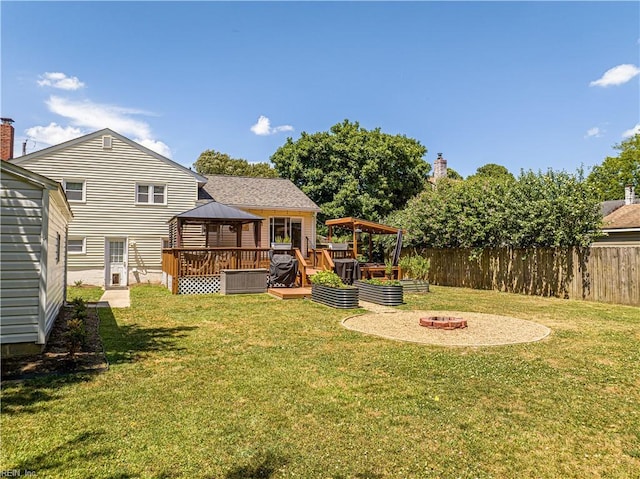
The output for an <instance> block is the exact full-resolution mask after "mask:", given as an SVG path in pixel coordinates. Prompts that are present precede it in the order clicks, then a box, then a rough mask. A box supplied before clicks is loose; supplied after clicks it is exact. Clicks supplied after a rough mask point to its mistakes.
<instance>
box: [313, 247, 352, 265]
mask: <svg viewBox="0 0 640 479" xmlns="http://www.w3.org/2000/svg"><path fill="white" fill-rule="evenodd" d="M309 254H310V257H311V259H312V266H313V267H314V268H318V269H322V265H323V261H324V260H323V255H325V254H326V255H328V256H329V258H331V259H332V260H334V259H344V258H353V257H354V256H353V249H352V248H349V249H346V250H338V249H329V248H319V249H314V250H310V252H309Z"/></svg>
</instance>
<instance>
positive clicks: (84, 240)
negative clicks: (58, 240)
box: [67, 236, 87, 256]
mask: <svg viewBox="0 0 640 479" xmlns="http://www.w3.org/2000/svg"><path fill="white" fill-rule="evenodd" d="M78 240H79V241H82V251H71V250H70V249H69V242H70V241H78ZM67 254H69V255H73V256H75V255H81V254H87V237H86V236H69V237H68V238H67Z"/></svg>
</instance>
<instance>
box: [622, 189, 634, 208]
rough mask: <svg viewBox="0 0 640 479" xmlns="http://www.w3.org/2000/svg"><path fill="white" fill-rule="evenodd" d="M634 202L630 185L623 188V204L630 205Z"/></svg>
mask: <svg viewBox="0 0 640 479" xmlns="http://www.w3.org/2000/svg"><path fill="white" fill-rule="evenodd" d="M635 202H636V192H635V190H634V189H633V186H632V185H627V186H625V187H624V204H625V205H632V204H634V203H635Z"/></svg>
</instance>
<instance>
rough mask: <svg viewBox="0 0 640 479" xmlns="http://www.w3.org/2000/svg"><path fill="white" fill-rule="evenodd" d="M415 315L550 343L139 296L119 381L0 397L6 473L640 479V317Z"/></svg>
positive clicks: (108, 376)
mask: <svg viewBox="0 0 640 479" xmlns="http://www.w3.org/2000/svg"><path fill="white" fill-rule="evenodd" d="M432 289H433V293H430V294H428V295H424V296H421V295H409V296H407V298H406V299H407V305H405V306H403V307H404V308H408V309H450V310H463V311H477V312H483V313H494V314H501V315H506V316H515V317H520V318H523V319H532V320H535V321H537V322H540V323H542V324H545V325H547V326H549V327H551V328H552V329H553V333H552V335H551V336H550V338H548V339H546V340H544V341H541V342H538V343H530V344H521V345H514V346H501V347H493V348H444V347H436V346H424V345H416V344H408V343H400V342H394V341H388V340H384V339H380V338H376V337H371V336H365V335H361V334H359V333H356V332H353V331H349V330H346V329H344V328H342V326H340V320H341V319H343V318H344V316H345V315H346V314H348V313H345V312H344V311H339V310H333V309H330V308H327V307H324V306H322V305H319V304H315V303H312V302H309V301H279V300H276V299H272V298H270V297H268V296H266V295H239V296H225V297H223V296H219V295H202V296H171V295H170V294H169V293H168V292H167V291H166V290H164V289H162V288H160V287H153V286H141V287H137V288H133V289H132V290H131V296H132V307H131V308H129V309H115V310H108V309H106V310H101V312H100V314H101V332H102V336H103V340H104V344H105V349H106V354H107V357H108V359H109V361H110V363H111V368H110V370H109V371H108V372H107V373H104V374H100V375H98V376H93V377H82V376H74V377H68V378H57V379H49V380H33V381H28V382H26V383H22V384H7V385H4V386H3V391H2V395H3V400H2V415H3V423H2V448H3V455H2V459H1V464H0V468H1V469H18V468H20V469H29V470H35V471H37V473H38V476H39V477H68V478H85V477H95V478H113V477H145V478H147V477H149V478H163V477H185V478H186V477H202V478H212V477H216V478H217V477H221V478H246V477H265V478H266V477H271V478H287V477H304V478H315V477H322V478H336V479H337V478H365V477H366V478H396V477H408V478H423V477H462V478H467V477H469V478H471V477H477V478H490V477H496V478H503V477H539V478H545V477H548V478H556V477H576V478H577V477H580V478H581V477H619V478H626V477H637V471H638V470H640V457H639V456H640V454H639V453H638V451H640V433H639V432H638V431H640V410H639V408H638V404H640V377H639V375H638V364H640V348H638V341H639V340H640V310H639V309H638V308H631V307H624V306H614V305H605V304H598V303H587V302H579V301H565V300H557V299H543V298H531V297H527V296H520V295H512V294H504V293H496V292H488V291H472V290H466V289H458V288H442V287H433V288H432Z"/></svg>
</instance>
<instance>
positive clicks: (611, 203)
mask: <svg viewBox="0 0 640 479" xmlns="http://www.w3.org/2000/svg"><path fill="white" fill-rule="evenodd" d="M624 204H625V201H624V200H607V201H603V202H602V203H600V212H601V213H602V217H603V218H604V217H605V216H607V215H610V214H611V213H613V212H614V211H615V210H617V209H618V208H620V207H621V206H624Z"/></svg>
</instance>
